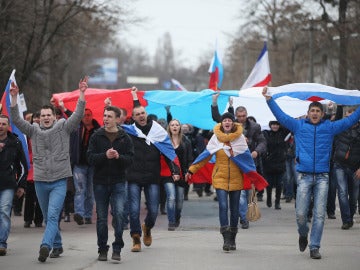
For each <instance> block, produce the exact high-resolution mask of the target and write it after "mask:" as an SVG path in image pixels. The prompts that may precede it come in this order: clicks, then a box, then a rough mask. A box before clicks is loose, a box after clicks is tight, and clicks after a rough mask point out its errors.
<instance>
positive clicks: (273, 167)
mask: <svg viewBox="0 0 360 270" xmlns="http://www.w3.org/2000/svg"><path fill="white" fill-rule="evenodd" d="M263 134H264V136H265V139H266V145H267V151H266V154H265V155H264V158H263V169H264V172H265V174H266V173H268V174H273V173H275V174H277V173H283V172H285V170H286V165H285V161H286V150H287V145H286V142H285V141H284V139H285V137H286V136H287V134H288V131H287V130H285V129H282V128H280V129H279V130H278V131H277V132H274V131H272V130H264V131H263Z"/></svg>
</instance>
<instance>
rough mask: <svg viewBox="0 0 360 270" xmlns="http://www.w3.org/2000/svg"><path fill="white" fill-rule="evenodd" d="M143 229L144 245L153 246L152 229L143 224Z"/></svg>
mask: <svg viewBox="0 0 360 270" xmlns="http://www.w3.org/2000/svg"><path fill="white" fill-rule="evenodd" d="M141 227H142V231H143V242H144V245H145V246H147V247H149V246H151V243H152V237H151V229H150V228H149V227H147V226H146V225H145V224H143V225H142V226H141Z"/></svg>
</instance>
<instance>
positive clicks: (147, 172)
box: [126, 120, 180, 185]
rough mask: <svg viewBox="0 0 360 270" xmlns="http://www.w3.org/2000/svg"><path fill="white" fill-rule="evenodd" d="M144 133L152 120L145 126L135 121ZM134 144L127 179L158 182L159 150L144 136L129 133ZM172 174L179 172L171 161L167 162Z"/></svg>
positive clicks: (141, 182)
mask: <svg viewBox="0 0 360 270" xmlns="http://www.w3.org/2000/svg"><path fill="white" fill-rule="evenodd" d="M135 125H136V127H137V128H139V129H140V130H141V131H142V132H143V133H144V134H145V135H147V134H148V133H149V131H150V129H151V127H152V120H149V121H148V123H147V124H146V125H145V126H140V125H137V124H136V123H135ZM129 136H130V138H131V140H132V142H133V144H134V162H133V163H132V165H131V166H130V167H129V169H128V172H127V176H126V178H127V181H128V182H129V183H136V184H139V185H146V184H159V183H160V155H161V153H160V151H159V149H158V148H156V146H155V145H154V144H152V143H150V145H149V144H147V143H146V141H145V139H144V138H140V137H137V136H134V135H131V134H130V135H129ZM168 164H169V166H170V171H171V173H172V174H180V168H178V167H177V166H176V165H175V164H174V163H173V162H172V161H170V162H169V163H168Z"/></svg>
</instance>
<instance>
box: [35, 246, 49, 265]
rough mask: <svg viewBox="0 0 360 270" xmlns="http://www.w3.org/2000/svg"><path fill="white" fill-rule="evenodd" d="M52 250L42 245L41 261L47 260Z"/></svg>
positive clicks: (40, 251)
mask: <svg viewBox="0 0 360 270" xmlns="http://www.w3.org/2000/svg"><path fill="white" fill-rule="evenodd" d="M49 253H50V250H49V248H48V247H47V246H41V247H40V250H39V258H38V260H39V262H45V261H46V259H47V257H49Z"/></svg>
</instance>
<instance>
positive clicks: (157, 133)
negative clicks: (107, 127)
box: [121, 121, 180, 168]
mask: <svg viewBox="0 0 360 270" xmlns="http://www.w3.org/2000/svg"><path fill="white" fill-rule="evenodd" d="M121 127H122V128H123V129H124V130H125V131H126V132H127V133H128V134H130V135H132V136H136V137H139V138H143V139H145V142H146V143H147V144H148V145H150V144H151V143H152V144H153V145H154V146H155V147H156V148H157V149H158V150H159V151H160V152H161V153H162V154H163V155H164V156H166V157H167V158H168V159H170V160H171V161H172V162H174V163H175V164H176V165H177V166H178V167H179V168H180V163H179V159H178V157H177V155H176V153H175V149H174V147H173V145H172V144H171V141H170V138H169V135H168V133H167V132H166V130H165V129H164V128H163V127H162V126H160V124H158V123H157V122H155V121H153V122H152V126H151V129H150V131H149V133H148V134H147V135H145V134H144V133H143V132H142V131H141V130H140V129H139V128H137V127H136V125H135V124H132V125H121Z"/></svg>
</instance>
